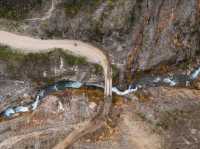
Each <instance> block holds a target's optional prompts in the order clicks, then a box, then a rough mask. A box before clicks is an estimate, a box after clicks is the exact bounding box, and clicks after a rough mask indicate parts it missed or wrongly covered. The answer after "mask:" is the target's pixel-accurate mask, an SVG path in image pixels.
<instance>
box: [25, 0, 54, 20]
mask: <svg viewBox="0 0 200 149" xmlns="http://www.w3.org/2000/svg"><path fill="white" fill-rule="evenodd" d="M56 3H57V0H52V2H51V7H50V8H49V10H48V11H47V12H46V14H45V15H44V16H43V17H41V18H31V19H26V20H27V21H44V20H47V19H49V18H51V16H52V14H53V11H54V10H55V8H56Z"/></svg>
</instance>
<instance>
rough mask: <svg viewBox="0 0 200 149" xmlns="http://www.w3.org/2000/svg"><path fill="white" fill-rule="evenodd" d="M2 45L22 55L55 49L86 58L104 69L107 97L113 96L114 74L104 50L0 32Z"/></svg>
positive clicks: (71, 41) (65, 41)
mask: <svg viewBox="0 0 200 149" xmlns="http://www.w3.org/2000/svg"><path fill="white" fill-rule="evenodd" d="M0 44H2V45H7V46H9V47H11V48H12V49H14V50H16V51H19V52H22V53H39V52H49V51H51V50H53V49H55V48H61V49H63V51H66V52H70V53H71V54H73V55H75V56H82V57H85V58H86V59H87V60H88V61H89V62H91V63H96V64H99V65H101V66H102V67H103V71H104V77H105V90H104V94H105V96H112V72H111V65H110V61H109V58H108V56H107V55H106V54H105V53H104V52H103V50H101V49H99V48H96V47H94V46H92V45H90V44H87V43H83V42H81V41H76V40H67V39H63V40H42V39H35V38H32V37H28V36H22V35H17V34H14V33H10V32H6V31H0Z"/></svg>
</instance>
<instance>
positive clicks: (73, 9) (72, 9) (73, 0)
mask: <svg viewBox="0 0 200 149" xmlns="http://www.w3.org/2000/svg"><path fill="white" fill-rule="evenodd" d="M100 2H102V0H69V1H66V2H65V3H64V8H65V12H66V15H68V16H74V15H76V14H77V13H78V12H79V11H80V10H84V11H86V12H88V13H89V12H91V11H92V10H94V9H95V8H96V6H98V5H99V4H100ZM91 8H92V9H91Z"/></svg>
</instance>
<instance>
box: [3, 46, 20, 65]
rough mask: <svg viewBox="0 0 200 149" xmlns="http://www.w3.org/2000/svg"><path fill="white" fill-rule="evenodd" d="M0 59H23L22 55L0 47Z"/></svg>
mask: <svg viewBox="0 0 200 149" xmlns="http://www.w3.org/2000/svg"><path fill="white" fill-rule="evenodd" d="M0 59H1V60H15V61H21V60H23V59H24V54H22V53H20V52H16V51H13V50H11V49H10V48H9V47H7V46H0Z"/></svg>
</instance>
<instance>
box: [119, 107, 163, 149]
mask: <svg viewBox="0 0 200 149" xmlns="http://www.w3.org/2000/svg"><path fill="white" fill-rule="evenodd" d="M148 126H149V125H148V124H147V123H146V122H144V121H142V120H141V119H140V118H139V117H138V116H137V115H135V114H133V112H130V111H129V112H128V113H127V112H125V113H124V114H122V122H121V123H120V127H121V131H122V133H123V134H124V135H125V136H126V139H127V140H128V142H129V143H130V144H132V145H133V146H134V148H136V149H161V148H162V144H161V143H162V140H161V137H160V136H159V135H157V134H156V133H153V131H152V130H151V128H150V127H148Z"/></svg>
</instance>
